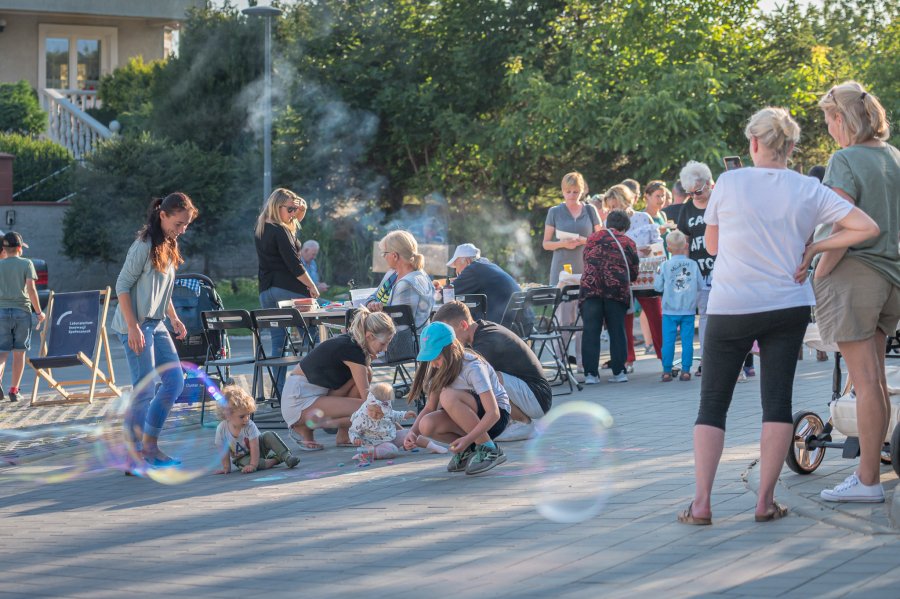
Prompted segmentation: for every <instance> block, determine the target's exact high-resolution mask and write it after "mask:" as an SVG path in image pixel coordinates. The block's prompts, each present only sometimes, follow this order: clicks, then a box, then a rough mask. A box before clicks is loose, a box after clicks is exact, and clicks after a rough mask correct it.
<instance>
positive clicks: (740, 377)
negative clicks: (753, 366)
mask: <svg viewBox="0 0 900 599" xmlns="http://www.w3.org/2000/svg"><path fill="white" fill-rule="evenodd" d="M737 382H739V383H746V382H747V375H746V374H744V371H743V370H742V371H741V373H740V374H739V375H738V380H737Z"/></svg>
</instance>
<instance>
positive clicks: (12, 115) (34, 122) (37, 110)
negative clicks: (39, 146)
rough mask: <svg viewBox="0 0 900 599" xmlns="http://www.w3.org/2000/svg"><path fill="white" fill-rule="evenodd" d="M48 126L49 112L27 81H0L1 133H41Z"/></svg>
mask: <svg viewBox="0 0 900 599" xmlns="http://www.w3.org/2000/svg"><path fill="white" fill-rule="evenodd" d="M46 128H47V113H46V112H44V111H43V110H41V105H40V103H39V102H38V97H37V92H35V91H34V90H33V89H32V88H31V85H29V84H28V82H27V81H25V80H24V79H23V80H21V81H19V82H18V83H0V133H21V134H22V135H40V134H41V133H43V132H44V129H46Z"/></svg>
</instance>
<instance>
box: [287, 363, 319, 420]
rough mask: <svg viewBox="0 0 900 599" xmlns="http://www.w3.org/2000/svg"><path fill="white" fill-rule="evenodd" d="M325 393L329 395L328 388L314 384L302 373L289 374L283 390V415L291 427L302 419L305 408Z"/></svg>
mask: <svg viewBox="0 0 900 599" xmlns="http://www.w3.org/2000/svg"><path fill="white" fill-rule="evenodd" d="M323 395H328V389H326V388H325V387H320V386H319V385H313V384H312V383H310V382H309V381H308V380H306V377H305V376H303V375H302V374H288V376H287V380H285V382H284V389H283V390H282V391H281V416H282V417H283V418H284V421H285V422H287V425H288V427H289V428H290V427H291V426H293V425H294V424H296V423H297V421H299V420H300V415H301V414H303V410H305V409H306V408H308V407H310V406H311V405H313V404H314V403H316V400H317V399H319V398H320V397H322V396H323Z"/></svg>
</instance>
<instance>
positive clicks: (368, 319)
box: [347, 307, 396, 366]
mask: <svg viewBox="0 0 900 599" xmlns="http://www.w3.org/2000/svg"><path fill="white" fill-rule="evenodd" d="M395 332H396V329H395V328H394V321H393V320H392V319H391V317H390V316H388V315H387V314H385V313H384V312H370V311H369V309H368V308H365V307H360V308H357V309H356V314H354V315H353V319H352V320H351V321H350V326H349V327H347V333H348V334H349V335H350V338H351V339H353V341H354V342H355V343H356V344H357V345H358V346H360V347H361V348H362V350H363V353H364V354H365V356H366V365H367V366H368V365H369V364H370V363H371V361H372V358H371V356H370V355H369V344H368V342H367V340H366V333H372V335H374V336H375V337H378V339H380V340H382V341H383V340H385V339H388V338H390V337H393V336H394V333H395Z"/></svg>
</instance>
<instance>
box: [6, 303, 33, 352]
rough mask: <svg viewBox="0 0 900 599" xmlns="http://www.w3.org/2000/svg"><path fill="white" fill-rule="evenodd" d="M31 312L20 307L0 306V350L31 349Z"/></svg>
mask: <svg viewBox="0 0 900 599" xmlns="http://www.w3.org/2000/svg"><path fill="white" fill-rule="evenodd" d="M31 329H32V323H31V312H27V311H25V310H22V309H21V308H0V351H2V352H8V351H28V350H29V349H31Z"/></svg>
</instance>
